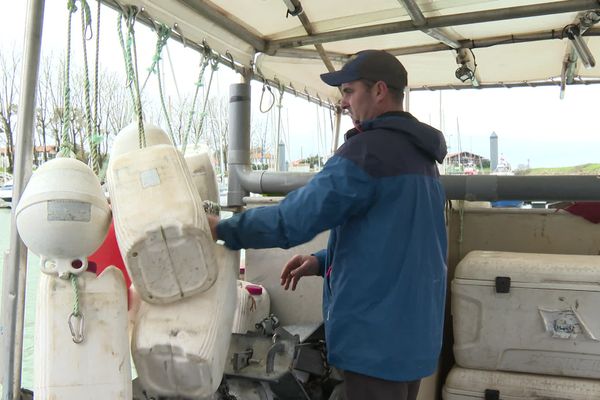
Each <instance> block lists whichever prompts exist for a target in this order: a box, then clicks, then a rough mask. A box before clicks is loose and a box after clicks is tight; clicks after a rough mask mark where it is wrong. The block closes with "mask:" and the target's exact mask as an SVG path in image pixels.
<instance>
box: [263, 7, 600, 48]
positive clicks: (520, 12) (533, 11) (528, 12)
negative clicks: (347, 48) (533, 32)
mask: <svg viewBox="0 0 600 400" xmlns="http://www.w3.org/2000/svg"><path fill="white" fill-rule="evenodd" d="M598 6H599V3H598V1H597V0H570V1H559V2H554V3H544V4H535V5H527V6H521V7H509V8H500V9H495V10H485V11H477V12H470V13H462V14H453V15H442V16H439V17H431V18H427V19H426V25H425V26H426V27H427V28H443V27H449V26H455V25H468V24H477V23H481V22H492V21H501V20H507V19H516V18H526V17H536V16H541V15H550V14H560V13H567V12H574V11H583V10H590V9H595V8H598ZM420 28H422V27H416V26H415V25H414V24H413V21H411V20H409V21H399V22H390V23H386V24H378V25H372V26H365V27H359V28H350V29H339V30H336V31H333V32H324V33H317V34H314V35H310V36H296V37H291V38H286V39H278V40H273V41H270V42H268V43H267V50H266V51H267V52H268V53H269V52H272V51H274V50H275V49H278V48H281V47H300V46H306V45H311V44H316V43H328V42H336V41H339V40H349V39H358V38H363V37H369V36H377V35H387V34H392V33H401V32H412V31H415V30H419V29H420Z"/></svg>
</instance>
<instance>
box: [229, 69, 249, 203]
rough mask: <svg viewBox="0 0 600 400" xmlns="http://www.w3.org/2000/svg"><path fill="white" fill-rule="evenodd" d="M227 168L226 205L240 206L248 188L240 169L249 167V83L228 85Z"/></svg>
mask: <svg viewBox="0 0 600 400" xmlns="http://www.w3.org/2000/svg"><path fill="white" fill-rule="evenodd" d="M227 166H228V170H229V178H228V184H227V188H228V192H227V206H229V207H237V206H242V204H243V202H242V199H243V198H244V196H247V195H248V191H247V190H248V189H247V188H244V187H243V186H242V183H241V176H242V175H243V174H241V173H240V171H242V170H245V169H249V168H250V83H249V82H247V81H246V82H244V83H234V84H233V85H231V86H230V87H229V149H228V151H227Z"/></svg>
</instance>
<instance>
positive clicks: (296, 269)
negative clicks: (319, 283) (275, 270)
mask: <svg viewBox="0 0 600 400" xmlns="http://www.w3.org/2000/svg"><path fill="white" fill-rule="evenodd" d="M318 274H319V260H318V259H317V257H315V256H304V255H295V256H294V257H292V258H291V259H290V260H289V261H288V262H287V264H285V267H283V270H282V271H281V286H283V287H284V289H285V290H288V288H289V287H290V283H291V284H292V290H296V285H297V284H298V281H299V280H300V278H302V277H303V276H310V275H318Z"/></svg>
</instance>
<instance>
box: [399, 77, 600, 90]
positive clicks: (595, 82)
mask: <svg viewBox="0 0 600 400" xmlns="http://www.w3.org/2000/svg"><path fill="white" fill-rule="evenodd" d="M560 84H561V83H560V81H532V82H528V81H524V82H514V83H480V84H479V86H477V87H473V86H471V85H470V84H465V85H439V86H413V87H411V88H410V90H411V91H413V92H416V91H420V90H426V91H434V90H464V89H471V90H479V89H500V88H505V89H511V88H518V87H540V86H560ZM598 84H600V79H576V80H573V82H569V85H598Z"/></svg>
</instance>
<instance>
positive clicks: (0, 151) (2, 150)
mask: <svg viewBox="0 0 600 400" xmlns="http://www.w3.org/2000/svg"><path fill="white" fill-rule="evenodd" d="M45 149H46V155H47V157H48V160H51V159H53V158H55V157H56V153H58V148H57V147H56V145H54V144H49V145H46V148H45ZM34 151H35V153H34V157H33V159H34V160H38V162H40V163H41V162H42V161H43V160H44V146H35V150H34ZM13 156H14V152H13ZM5 164H8V148H7V147H6V146H4V147H0V165H5Z"/></svg>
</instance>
